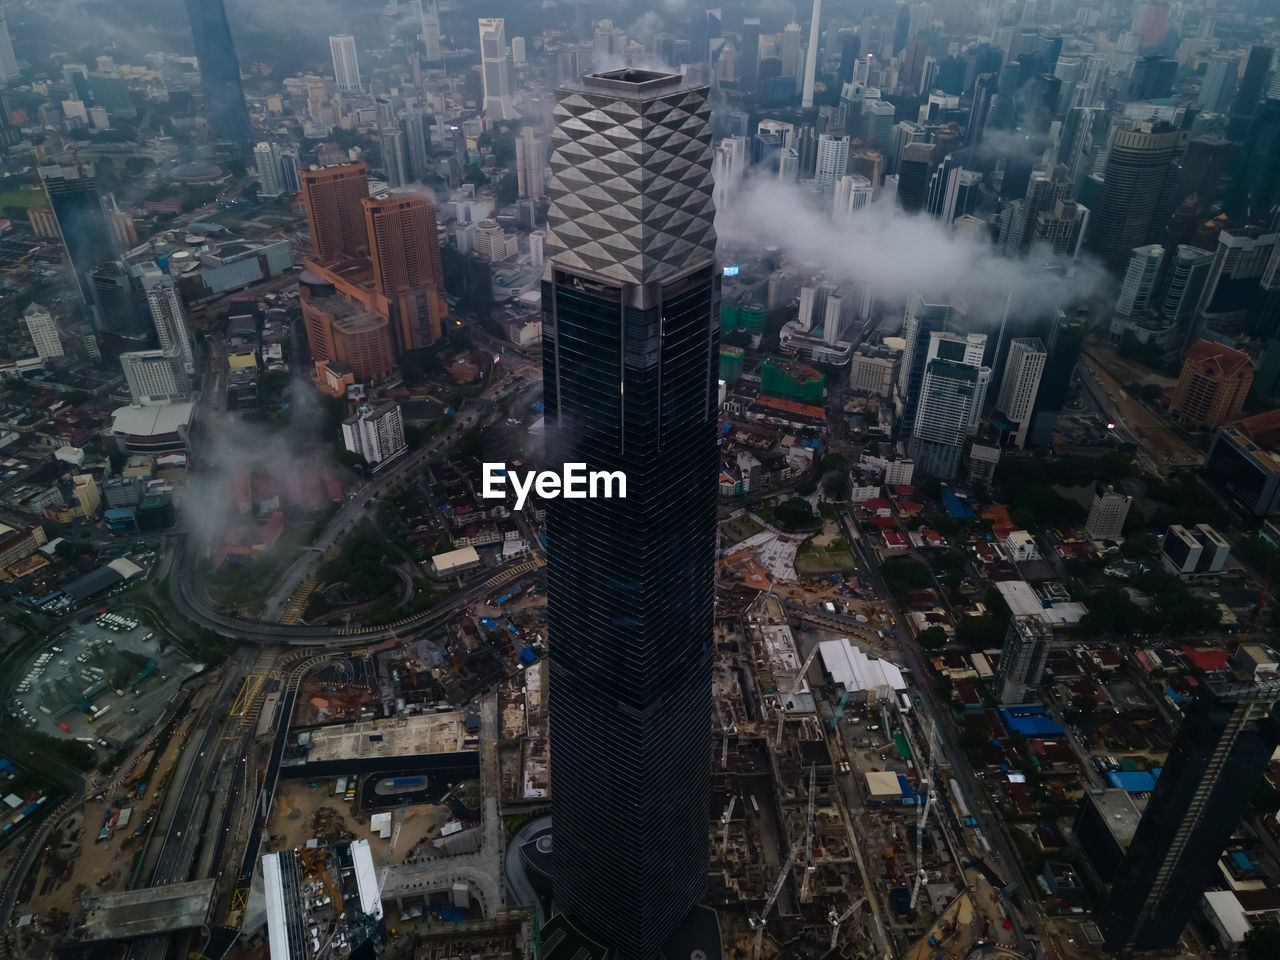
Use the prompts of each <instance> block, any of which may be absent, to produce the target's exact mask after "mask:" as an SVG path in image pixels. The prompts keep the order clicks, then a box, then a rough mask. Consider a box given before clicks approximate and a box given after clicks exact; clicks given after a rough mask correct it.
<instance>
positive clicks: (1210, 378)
mask: <svg viewBox="0 0 1280 960" xmlns="http://www.w3.org/2000/svg"><path fill="white" fill-rule="evenodd" d="M1252 384H1253V361H1252V360H1251V359H1249V355H1248V354H1247V353H1243V352H1242V351H1240V350H1232V349H1231V348H1230V347H1228V346H1227V345H1226V344H1223V343H1214V342H1212V341H1209V340H1198V341H1196V342H1195V343H1193V344H1192V345H1191V349H1190V350H1188V351H1187V356H1186V359H1185V360H1183V362H1182V372H1181V373H1180V374H1179V375H1178V382H1177V384H1176V385H1175V386H1174V388H1173V400H1172V401H1171V402H1170V403H1169V416H1170V417H1172V418H1173V419H1175V420H1180V421H1182V422H1183V423H1188V424H1191V425H1192V426H1195V427H1200V428H1202V429H1212V428H1214V427H1220V426H1222V425H1223V424H1224V423H1231V422H1232V421H1233V420H1238V419H1240V408H1241V407H1242V406H1243V405H1244V400H1245V397H1246V396H1248V394H1249V387H1250V386H1251V385H1252Z"/></svg>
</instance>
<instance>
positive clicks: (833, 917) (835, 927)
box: [827, 897, 867, 950]
mask: <svg viewBox="0 0 1280 960" xmlns="http://www.w3.org/2000/svg"><path fill="white" fill-rule="evenodd" d="M866 902H867V900H866V897H860V898H859V899H857V900H855V901H853V906H851V907H850V908H849V909H848V910H846V911H845V912H844V913H836V908H835V907H832V908H831V912H830V913H829V914H827V919H828V920H830V921H831V949H832V950H834V949H835V948H836V940H837V939H838V938H839V936H840V924H842V923H844V922H845V921H846V920H848V919H849V918H850V917H852V916H853V914H854V911H855V910H857V909H858V908H859V907H860V906H862V905H863V904H864V903H866Z"/></svg>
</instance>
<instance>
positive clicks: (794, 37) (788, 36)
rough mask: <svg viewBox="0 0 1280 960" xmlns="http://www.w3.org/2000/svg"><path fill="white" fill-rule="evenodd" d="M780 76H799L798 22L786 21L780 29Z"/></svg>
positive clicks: (794, 77)
mask: <svg viewBox="0 0 1280 960" xmlns="http://www.w3.org/2000/svg"><path fill="white" fill-rule="evenodd" d="M781 53H782V57H781V59H782V76H784V77H790V78H791V79H793V80H794V79H797V78H798V77H799V76H800V24H798V23H788V24H787V25H786V27H784V28H783V30H782V51H781Z"/></svg>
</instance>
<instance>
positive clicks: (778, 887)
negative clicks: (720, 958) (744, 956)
mask: <svg viewBox="0 0 1280 960" xmlns="http://www.w3.org/2000/svg"><path fill="white" fill-rule="evenodd" d="M799 852H800V845H799V844H795V845H793V846H792V847H791V852H790V853H789V854H787V859H786V862H785V863H783V865H782V869H781V870H779V871H778V879H777V880H775V881H774V884H773V889H772V890H770V891H769V899H767V900H766V901H765V902H764V906H763V907H762V908H761V909H760V912H759V913H757V914H753V915H752V916H751V918H750V920H751V926H752V927H753V928H754V929H755V931H756V944H755V948H754V949H753V950H752V951H751V960H760V948H761V947H763V946H764V927H765V924H766V923H768V921H769V911H771V910H772V909H773V905H774V904H775V903H776V902H777V900H778V894H780V893H781V892H782V885H783V884H784V883H786V882H787V874H788V873H790V872H791V865H792V864H793V863H795V862H796V854H797V853H799Z"/></svg>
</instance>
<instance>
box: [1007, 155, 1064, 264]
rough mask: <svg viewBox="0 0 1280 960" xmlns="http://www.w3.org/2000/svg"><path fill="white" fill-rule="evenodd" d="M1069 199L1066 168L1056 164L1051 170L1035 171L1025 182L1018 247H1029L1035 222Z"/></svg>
mask: <svg viewBox="0 0 1280 960" xmlns="http://www.w3.org/2000/svg"><path fill="white" fill-rule="evenodd" d="M1070 199H1071V181H1070V180H1069V179H1068V178H1067V168H1066V166H1065V165H1063V164H1057V165H1056V166H1054V167H1053V168H1052V169H1047V170H1036V171H1034V172H1033V173H1032V174H1031V179H1030V180H1029V181H1028V182H1027V192H1026V195H1025V196H1024V197H1023V199H1022V235H1021V237H1020V238H1019V241H1018V245H1019V247H1020V248H1021V249H1023V250H1025V249H1026V248H1027V247H1029V246H1030V245H1031V239H1032V237H1033V236H1034V234H1035V226H1036V221H1037V220H1038V219H1039V217H1040V215H1041V214H1042V213H1045V212H1047V211H1050V210H1054V209H1056V208H1057V205H1058V203H1059V202H1061V201H1067V200H1070Z"/></svg>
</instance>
